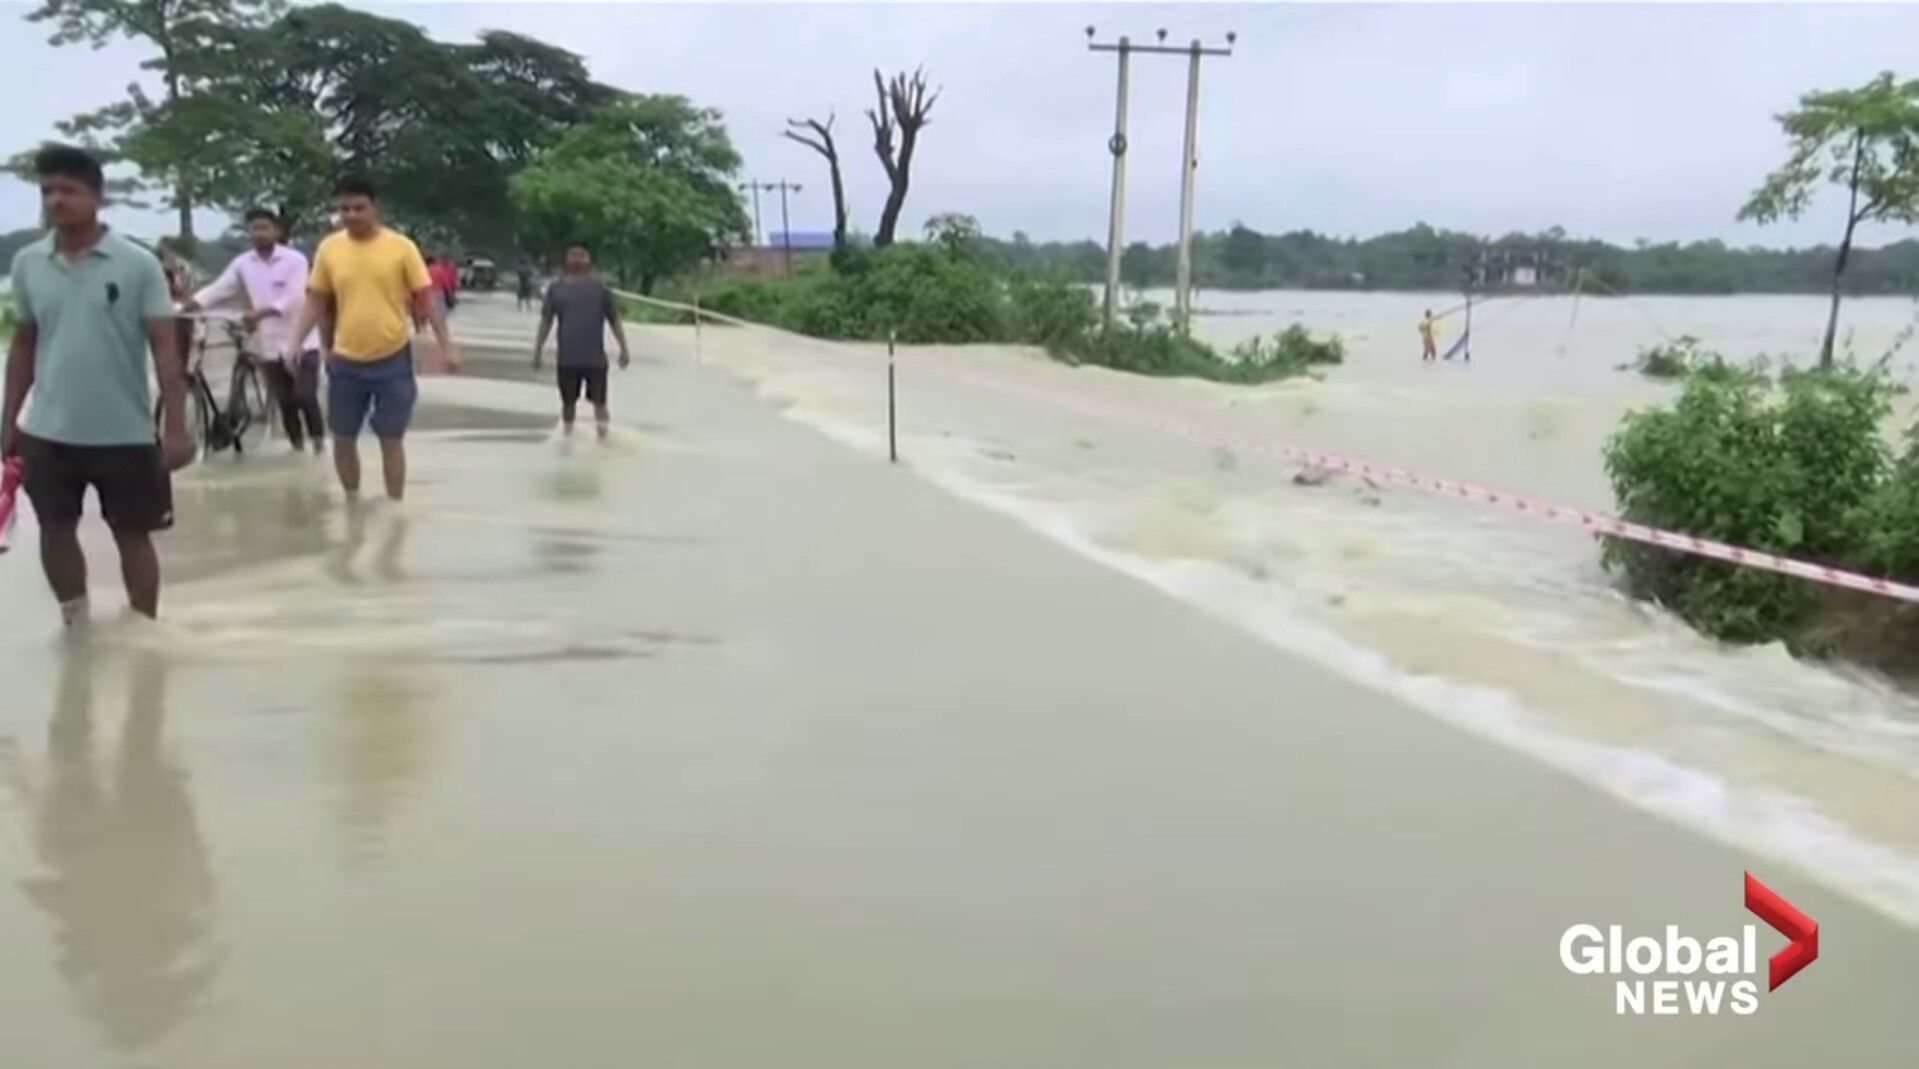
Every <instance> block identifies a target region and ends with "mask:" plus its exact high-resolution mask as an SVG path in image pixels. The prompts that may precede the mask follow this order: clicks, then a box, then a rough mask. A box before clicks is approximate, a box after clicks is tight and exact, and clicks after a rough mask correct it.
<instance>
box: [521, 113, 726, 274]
mask: <svg viewBox="0 0 1919 1069" xmlns="http://www.w3.org/2000/svg"><path fill="white" fill-rule="evenodd" d="M739 165H740V158H739V153H738V152H736V151H735V150H734V148H733V144H732V141H731V140H730V139H729V138H728V137H727V134H726V128H725V126H724V125H723V124H722V123H721V122H720V116H719V113H718V112H717V111H714V110H712V109H710V108H700V107H695V106H694V105H693V104H691V103H690V102H688V101H687V100H686V99H685V98H684V97H678V96H639V97H633V98H631V99H628V100H625V101H622V102H620V103H618V104H615V105H612V106H610V107H608V108H605V109H603V110H601V111H600V112H598V113H596V114H595V115H594V116H593V117H592V118H591V119H590V120H589V121H587V122H586V123H583V124H581V125H580V126H578V127H575V128H574V129H573V130H571V131H569V132H568V133H567V134H566V135H565V136H564V137H562V138H561V139H560V140H559V142H558V143H556V144H555V145H553V147H552V148H551V149H549V150H548V151H546V152H545V153H543V154H542V155H540V156H539V157H538V158H537V159H536V160H535V162H534V163H533V164H532V166H530V167H528V168H527V169H526V170H525V171H524V172H522V173H521V174H520V175H519V177H518V178H516V179H515V180H514V182H513V195H514V201H515V203H516V204H517V205H518V207H519V209H520V211H521V212H522V213H524V216H525V221H526V226H527V229H528V232H529V236H530V237H531V238H532V240H533V242H534V243H535V244H536V245H538V246H540V247H542V248H543V249H544V250H545V251H547V252H549V253H550V252H557V251H558V250H559V248H560V247H561V246H563V245H565V244H566V243H567V242H570V241H584V242H586V243H587V244H588V245H590V246H591V247H592V248H594V249H595V250H596V252H597V254H598V256H599V258H600V259H601V260H602V261H603V262H605V263H607V264H608V265H609V266H611V267H612V269H613V270H614V272H615V274H616V276H617V277H619V278H620V280H621V282H622V283H623V284H628V285H631V284H635V283H637V285H638V286H639V288H640V291H641V292H642V293H651V292H652V290H653V287H654V286H655V284H657V283H658V282H659V280H660V279H662V278H666V277H668V276H670V275H674V274H678V273H680V272H683V271H686V270H689V269H691V268H693V267H696V266H698V265H699V263H700V262H701V261H702V260H704V259H706V258H707V257H709V256H711V255H712V254H713V253H714V251H715V250H716V249H718V248H719V247H721V246H723V245H725V244H728V243H730V242H732V241H734V240H737V239H740V238H743V237H745V236H746V235H747V234H748V233H749V232H750V231H749V224H748V222H747V218H746V212H745V210H744V209H743V208H741V206H740V202H739V199H738V198H737V197H735V196H734V194H733V183H732V176H733V175H734V174H735V173H736V172H737V171H738V170H739Z"/></svg>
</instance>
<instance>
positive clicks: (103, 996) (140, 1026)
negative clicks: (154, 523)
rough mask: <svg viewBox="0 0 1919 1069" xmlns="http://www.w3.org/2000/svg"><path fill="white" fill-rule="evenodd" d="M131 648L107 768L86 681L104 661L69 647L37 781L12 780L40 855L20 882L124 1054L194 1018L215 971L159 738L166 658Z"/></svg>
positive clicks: (199, 857) (202, 887)
mask: <svg viewBox="0 0 1919 1069" xmlns="http://www.w3.org/2000/svg"><path fill="white" fill-rule="evenodd" d="M132 657H133V663H132V666H131V671H130V672H129V678H128V682H127V687H128V701H127V717H126V721H125V723H124V724H123V725H122V726H121V729H120V745H119V749H118V751H117V753H116V754H115V755H114V759H113V761H112V763H111V766H110V767H108V768H102V767H101V765H100V763H99V762H98V761H96V760H95V754H94V745H93V694H92V688H93V678H94V676H95V674H96V673H97V672H98V670H99V669H100V668H101V667H103V665H102V662H103V660H104V659H105V658H104V656H103V655H102V654H99V653H95V652H91V651H89V650H87V649H85V648H82V647H74V648H70V649H68V650H67V651H66V652H65V655H64V659H63V662H62V664H61V675H60V692H59V695H58V698H57V699H56V702H55V705H54V711H53V719H52V721H51V723H50V724H49V727H48V741H47V766H48V767H47V772H46V776H45V777H44V781H43V782H41V783H39V784H37V785H36V784H33V783H31V782H28V781H27V780H26V777H25V776H24V775H22V776H17V777H15V778H16V779H17V780H18V782H17V784H16V786H18V787H19V788H20V789H21V791H22V793H23V795H24V798H23V802H24V804H25V806H26V807H27V808H28V809H30V810H31V811H32V813H33V816H34V833H35V834H34V839H35V845H36V847H37V849H38V854H39V858H40V862H41V864H42V865H44V866H45V871H44V872H43V874H41V875H39V876H35V877H33V878H30V879H27V880H24V881H22V882H21V888H22V890H23V891H25V893H26V895H27V898H28V899H29V900H31V901H32V902H33V904H34V905H35V906H37V907H39V908H40V909H41V910H42V911H43V912H45V913H46V915H47V917H48V919H49V920H51V921H52V922H53V928H54V941H55V944H56V945H57V946H58V947H59V950H60V957H59V966H60V972H61V974H62V975H63V976H64V977H65V979H66V981H67V983H68V984H69V985H70V986H71V987H72V988H73V990H74V994H75V997H76V998H77V999H78V1001H79V1003H80V1006H81V1009H82V1010H83V1011H84V1012H85V1013H86V1014H87V1016H88V1017H89V1018H91V1019H92V1020H93V1021H94V1022H95V1023H96V1024H97V1025H98V1026H99V1027H100V1028H101V1030H102V1031H104V1032H105V1033H106V1034H107V1037H108V1039H109V1040H110V1041H111V1042H112V1043H113V1045H114V1046H115V1047H116V1048H118V1049H119V1050H121V1051H122V1052H126V1053H132V1052H137V1051H140V1050H143V1049H145V1048H146V1047H148V1046H150V1045H152V1044H153V1043H154V1042H156V1041H158V1040H159V1039H161V1038H163V1037H164V1036H166V1035H167V1033H169V1032H171V1031H172V1030H173V1029H174V1028H175V1027H177V1026H178V1025H179V1024H180V1023H181V1022H182V1021H184V1020H185V1019H186V1018H187V1017H188V1016H190V1015H191V1014H192V1012H193V1010H194V1008H195V1005H196V1003H197V1002H198V1001H199V999H200V996H201V994H202V993H203V992H204V991H205V990H206V988H207V986H208V985H209V984H210V983H212V981H213V978H214V975H215V973H216V972H217V971H218V969H219V961H218V960H217V958H216V957H215V955H214V954H213V952H212V948H211V929H212V918H213V911H212V902H213V878H212V874H211V872H210V870H209V869H208V866H207V854H206V845H205V843H204V842H202V840H201V838H200V831H199V827H198V824H197V822H196V820H195V817H194V812H193V802H192V799H191V798H190V797H189V796H188V794H187V789H186V784H187V777H186V773H185V771H184V770H182V769H180V768H179V767H177V766H176V765H174V764H173V762H172V761H170V760H169V759H168V758H167V756H166V755H165V753H164V751H163V748H162V746H161V741H160V738H161V727H162V723H163V721H164V719H165V708H164V703H165V697H164V692H165V689H166V666H165V663H164V661H163V660H162V659H161V656H160V655H159V654H158V653H155V652H152V651H137V652H135V653H134V654H133V655H132Z"/></svg>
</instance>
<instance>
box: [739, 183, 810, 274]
mask: <svg viewBox="0 0 1919 1069" xmlns="http://www.w3.org/2000/svg"><path fill="white" fill-rule="evenodd" d="M745 185H747V186H752V187H753V228H754V229H755V230H758V229H759V225H760V190H762V189H764V190H766V191H767V192H768V193H771V192H773V191H774V190H778V191H779V194H780V247H781V249H783V250H784V253H783V259H784V262H785V268H786V273H787V274H789V275H790V274H792V273H793V230H792V227H791V226H789V225H788V223H787V221H786V194H787V193H788V192H789V191H791V192H794V193H798V192H799V191H800V184H799V183H798V182H788V181H787V180H786V179H784V178H782V179H780V180H779V181H777V182H747V183H745Z"/></svg>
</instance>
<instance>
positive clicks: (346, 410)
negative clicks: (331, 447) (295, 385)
mask: <svg viewBox="0 0 1919 1069" xmlns="http://www.w3.org/2000/svg"><path fill="white" fill-rule="evenodd" d="M326 370H327V428H328V429H329V430H331V431H332V432H333V437H335V438H336V439H339V440H340V441H351V440H353V439H355V438H358V437H359V436H360V428H362V427H365V426H367V425H369V424H371V426H372V427H373V433H374V435H375V436H376V437H380V438H403V437H405V436H406V428H407V424H409V423H411V422H413V403H414V402H415V401H417V400H419V397H420V385H419V382H418V381H417V380H415V379H414V377H413V347H412V346H410V345H409V346H407V347H406V348H404V349H401V350H400V351H399V352H397V353H394V354H393V355H392V356H388V357H384V358H382V359H379V360H348V359H346V358H345V357H343V356H340V355H339V354H338V353H335V354H333V355H331V356H328V357H327V361H326Z"/></svg>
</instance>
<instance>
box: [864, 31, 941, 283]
mask: <svg viewBox="0 0 1919 1069" xmlns="http://www.w3.org/2000/svg"><path fill="white" fill-rule="evenodd" d="M873 96H874V97H875V98H876V101H877V103H878V107H875V108H868V109H867V112H866V117H867V118H868V119H869V120H871V121H872V123H873V153H874V154H875V155H877V156H878V157H879V158H880V166H881V167H884V168H885V169H886V181H887V183H888V184H889V185H890V186H891V189H890V190H889V191H888V192H887V194H886V206H885V208H883V209H881V211H880V225H879V230H878V231H877V232H876V233H874V235H873V247H874V248H885V247H886V246H888V245H891V244H892V243H893V231H894V230H895V229H896V228H897V227H898V226H899V221H900V209H902V208H904V207H905V206H906V188H907V185H908V184H909V183H910V182H911V181H912V176H913V150H914V149H915V148H916V147H917V146H918V145H919V138H920V130H921V129H923V128H924V127H925V126H926V123H927V118H926V116H927V115H928V113H930V112H931V111H932V110H933V102H934V101H936V100H938V99H939V96H940V91H939V90H937V89H935V90H932V91H931V92H930V93H929V92H928V91H927V88H926V72H925V71H923V70H920V69H917V68H916V69H915V70H914V71H913V73H912V75H911V76H910V77H909V76H908V75H906V74H904V73H900V74H895V75H894V76H893V80H892V81H891V82H890V83H889V82H886V81H884V80H882V79H881V77H880V72H879V70H878V69H877V68H875V69H874V71H873ZM895 130H897V131H898V132H899V147H898V149H897V150H895V148H894V145H893V133H894V131H895Z"/></svg>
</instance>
